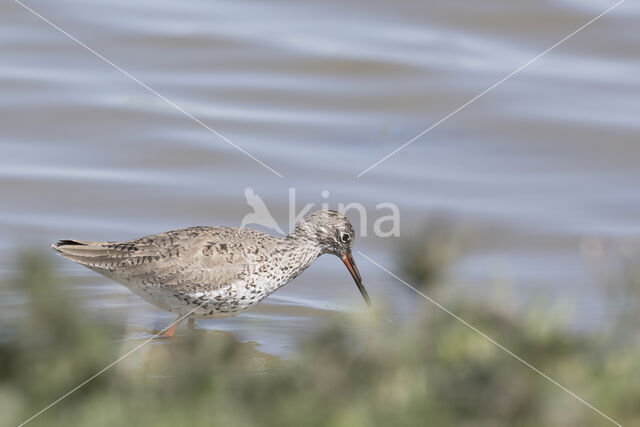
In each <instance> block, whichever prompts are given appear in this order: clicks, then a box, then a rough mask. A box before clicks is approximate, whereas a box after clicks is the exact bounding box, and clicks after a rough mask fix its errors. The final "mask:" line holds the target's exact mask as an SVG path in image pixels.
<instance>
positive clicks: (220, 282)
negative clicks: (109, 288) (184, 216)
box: [53, 227, 247, 291]
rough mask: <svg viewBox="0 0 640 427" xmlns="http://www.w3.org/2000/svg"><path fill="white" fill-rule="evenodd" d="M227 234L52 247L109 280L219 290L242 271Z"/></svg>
mask: <svg viewBox="0 0 640 427" xmlns="http://www.w3.org/2000/svg"><path fill="white" fill-rule="evenodd" d="M233 234H234V232H233V229H229V228H225V227H192V228H187V229H181V230H175V231H169V232H166V233H161V234H155V235H151V236H148V237H143V238H141V239H136V240H130V241H126V242H86V241H80V240H61V241H59V242H58V243H57V244H55V245H53V248H54V249H55V250H56V251H58V252H59V253H60V254H61V255H63V256H64V257H66V258H69V259H70V260H72V261H75V262H77V263H79V264H82V265H84V266H86V267H89V268H91V269H92V270H95V271H97V272H99V273H101V274H104V275H106V276H108V277H111V278H123V279H127V280H140V281H144V282H145V283H148V284H150V285H157V286H164V287H169V288H173V289H176V290H181V291H186V290H198V289H200V288H202V287H207V288H209V289H210V288H215V287H220V286H224V285H226V284H229V283H232V282H233V281H235V280H236V279H237V278H238V275H240V274H241V273H242V272H243V271H245V270H246V268H247V260H246V258H245V256H244V252H243V248H242V246H241V242H238V241H236V239H234V238H233Z"/></svg>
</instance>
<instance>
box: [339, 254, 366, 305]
mask: <svg viewBox="0 0 640 427" xmlns="http://www.w3.org/2000/svg"><path fill="white" fill-rule="evenodd" d="M342 262H344V265H346V266H347V269H348V270H349V273H351V277H353V280H354V281H355V282H356V285H357V286H358V290H359V291H360V293H361V294H362V298H364V300H365V301H366V302H367V304H368V305H371V299H370V298H369V294H368V293H367V290H366V289H365V288H364V285H363V284H362V277H360V272H359V271H358V267H357V266H356V262H355V261H354V260H353V255H351V252H350V251H349V252H347V253H346V254H344V256H343V257H342Z"/></svg>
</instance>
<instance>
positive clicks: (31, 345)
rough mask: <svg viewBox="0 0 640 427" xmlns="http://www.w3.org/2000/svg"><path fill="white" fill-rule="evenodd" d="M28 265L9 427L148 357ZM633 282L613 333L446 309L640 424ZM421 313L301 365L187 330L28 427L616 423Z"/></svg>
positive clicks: (0, 348)
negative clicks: (60, 399) (129, 354)
mask: <svg viewBox="0 0 640 427" xmlns="http://www.w3.org/2000/svg"><path fill="white" fill-rule="evenodd" d="M418 249H420V248H418ZM421 250H422V249H421ZM423 250H428V251H433V249H432V248H430V249H423ZM425 256H426V257H427V258H428V259H430V260H431V259H437V256H436V255H434V254H429V255H425ZM417 262H421V261H417ZM21 263H22V266H21V271H22V274H21V277H20V278H19V279H17V280H15V281H13V282H12V283H9V284H6V286H12V287H13V288H14V290H15V292H17V293H18V294H20V295H22V296H23V298H24V299H25V301H26V303H25V306H26V307H27V308H28V310H27V311H28V312H27V313H25V314H24V316H19V317H18V318H11V319H10V318H8V317H9V316H2V319H0V322H1V323H2V329H3V331H4V334H3V335H4V338H3V339H2V341H1V342H0V425H2V426H5V425H6V426H9V425H18V424H20V423H21V422H22V421H24V420H26V419H28V418H29V417H30V416H31V415H33V414H35V413H36V412H38V411H39V410H40V409H42V408H44V407H45V406H47V405H48V404H50V403H51V402H53V401H54V400H56V399H57V398H58V397H60V396H61V395H63V394H64V393H66V392H67V391H69V390H71V389H72V388H73V387H75V386H76V385H78V384H79V383H81V382H82V381H84V380H86V379H87V378H89V377H91V376H92V375H93V374H94V373H96V372H98V371H100V370H101V369H102V368H103V367H105V366H106V365H108V364H109V363H111V362H112V361H114V360H115V359H117V358H118V357H120V356H121V355H123V354H125V353H126V352H127V351H129V349H131V348H133V347H134V346H135V345H137V344H138V343H139V342H141V341H133V342H132V341H124V342H123V341H122V339H121V337H122V334H123V331H121V330H118V329H117V328H114V327H112V326H109V325H110V324H112V323H113V322H111V323H110V322H108V321H104V319H101V317H100V316H101V315H100V313H95V312H93V313H88V312H84V311H82V310H81V309H79V308H78V307H77V305H76V304H74V303H73V296H72V295H69V293H68V291H65V290H64V289H62V288H61V287H60V286H59V284H58V281H57V279H56V278H55V275H54V274H53V271H52V268H51V266H50V264H49V263H48V262H47V260H46V259H45V258H41V257H37V256H25V257H24V259H23V260H22V261H21ZM433 264H434V265H436V264H437V263H433ZM631 264H632V263H630V265H631ZM429 268H430V269H431V270H434V271H435V268H436V267H434V266H433V265H432V266H429ZM408 271H412V270H410V269H409V270H408ZM413 271H417V273H415V275H413V276H411V275H410V274H409V273H406V272H405V274H407V279H409V280H415V281H417V280H418V279H419V280H421V281H423V282H425V285H428V283H426V282H429V281H430V280H432V278H434V277H437V276H438V275H437V274H435V273H430V274H427V275H424V274H422V272H420V268H419V267H416V268H415V269H414V270H413ZM628 271H629V274H628V275H625V276H624V277H625V281H626V283H628V284H631V285H630V286H627V287H626V288H627V289H628V296H627V297H626V298H625V300H626V301H635V303H631V304H627V305H625V308H624V310H622V312H621V313H620V316H619V318H615V319H614V320H613V322H612V325H613V327H611V328H608V329H607V333H585V332H581V333H577V332H572V331H571V330H568V329H567V328H565V327H563V326H562V325H558V324H557V322H555V321H553V318H552V316H550V315H549V310H548V307H546V306H544V305H542V306H537V307H534V308H531V310H529V311H528V312H526V313H515V314H514V313H513V312H512V311H511V310H502V309H500V308H495V307H492V308H487V305H486V304H479V303H475V304H474V303H470V302H464V301H463V300H457V301H452V302H451V303H449V302H447V305H448V307H449V308H450V309H451V310H452V311H453V312H455V313H456V314H458V315H459V316H461V317H462V318H463V319H465V320H467V321H468V322H469V323H471V324H472V325H474V326H475V327H477V328H478V329H480V330H482V331H483V332H485V333H487V334H488V335H489V336H491V337H492V338H494V339H495V340H496V341H498V342H500V343H501V344H503V345H504V346H505V347H507V348H508V349H510V350H512V351H513V352H514V353H515V354H517V355H519V356H521V357H522V358H523V359H525V360H526V361H528V362H530V363H531V364H532V365H534V366H535V367H537V368H538V369H540V370H541V371H542V372H544V373H546V374H548V375H549V376H550V377H552V378H554V379H556V380H557V381H558V382H560V383H561V384H563V385H564V386H566V387H567V388H569V389H570V390H572V391H574V392H575V393H576V394H578V395H579V396H581V397H583V398H584V399H585V400H586V401H587V402H590V403H591V404H593V405H594V406H595V407H597V408H598V409H600V410H602V411H603V412H605V413H606V414H608V415H609V416H611V417H612V418H613V419H615V420H616V421H618V422H620V423H622V424H624V425H640V374H639V372H640V358H639V357H638V356H639V355H640V353H639V352H638V347H639V343H638V332H637V326H638V321H639V320H640V315H638V312H639V310H638V305H637V302H638V301H637V299H635V300H634V299H633V298H635V296H632V294H633V295H637V294H635V293H633V292H634V287H635V286H636V285H637V280H635V279H633V278H634V277H637V276H635V274H636V272H634V271H632V270H628ZM425 289H429V290H435V289H434V288H433V287H430V288H425ZM417 304H418V306H419V307H421V308H420V309H419V310H418V312H417V315H416V317H415V318H414V319H412V321H411V322H410V323H408V324H400V323H395V322H393V321H389V320H385V319H388V317H387V316H386V315H385V313H384V312H383V311H382V310H381V309H377V310H372V311H371V312H370V313H368V314H366V315H362V316H353V315H352V316H348V317H347V316H345V317H344V318H342V319H340V322H336V323H334V324H331V325H326V327H324V328H323V329H322V330H321V331H320V332H313V333H310V334H309V336H307V337H306V338H305V339H304V340H302V341H301V342H300V343H299V345H298V346H297V350H296V354H295V356H294V357H293V358H292V360H287V361H282V360H279V359H278V358H275V357H272V356H269V355H267V354H264V353H261V352H259V351H257V350H256V349H255V348H254V347H253V346H252V345H250V344H247V343H240V342H238V341H236V340H235V339H234V338H233V336H231V335H230V334H226V333H216V332H208V331H207V332H204V331H199V330H196V331H193V332H186V331H183V330H181V335H179V336H176V337H173V338H171V339H157V340H155V341H154V342H152V343H149V344H148V345H147V346H145V347H144V348H142V349H141V350H140V351H138V352H136V353H134V354H132V355H131V356H130V357H129V358H127V359H126V360H124V361H123V362H121V363H119V364H117V365H115V366H114V367H113V368H112V369H110V370H108V371H107V372H105V373H104V374H102V375H100V376H98V377H97V378H96V379H95V380H93V381H91V382H90V383H88V384H87V385H85V386H84V387H82V388H81V389H79V390H78V391H76V392H75V393H73V394H71V395H70V396H69V397H68V398H66V399H64V400H63V401H61V402H60V403H58V404H57V405H55V406H53V407H52V408H51V409H49V410H48V411H46V412H45V413H43V414H42V415H40V416H39V417H37V418H35V419H34V420H33V421H31V422H30V423H29V424H28V425H33V426H112V425H154V426H172V427H173V426H182V425H195V426H199V425H203V426H204V425H207V426H209V425H225V426H226V425H233V426H271V425H273V426H282V425H295V426H300V425H304V426H357V425H367V426H369V425H380V426H388V425H407V426H413V425H456V426H467V425H468V426H540V425H609V424H610V423H609V422H608V421H607V420H606V419H605V418H603V417H601V416H600V415H598V414H597V413H596V412H594V411H593V410H591V409H590V408H588V407H587V406H585V405H584V404H582V403H580V402H579V401H577V400H576V399H575V398H573V397H571V396H570V395H569V394H567V393H566V392H565V391H563V390H561V389H559V388H558V387H556V386H555V385H553V384H552V383H550V382H549V381H548V380H546V379H544V378H543V377H541V376H540V375H538V374H537V373H535V372H533V371H532V370H531V369H529V368H527V367H526V366H524V365H523V364H522V363H521V362H519V361H517V360H515V359H514V358H513V357H511V356H509V355H508V354H506V353H505V352H504V351H502V350H500V349H499V348H497V347H496V346H495V345H493V344H491V343H490V342H488V341H487V340H486V339H484V338H483V337H481V336H480V335H479V334H477V333H476V332H474V331H472V330H471V329H469V328H468V327H465V326H464V325H462V324H461V323H460V322H459V321H457V320H455V319H453V318H452V317H451V316H450V315H448V314H446V313H444V312H443V311H442V310H440V309H437V308H436V307H434V306H433V305H431V304H429V303H428V302H426V301H423V300H420V301H419V303H417Z"/></svg>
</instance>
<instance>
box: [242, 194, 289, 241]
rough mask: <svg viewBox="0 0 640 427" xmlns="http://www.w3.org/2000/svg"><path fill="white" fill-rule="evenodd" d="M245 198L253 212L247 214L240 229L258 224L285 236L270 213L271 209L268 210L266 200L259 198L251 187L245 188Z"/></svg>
mask: <svg viewBox="0 0 640 427" xmlns="http://www.w3.org/2000/svg"><path fill="white" fill-rule="evenodd" d="M244 197H245V199H247V204H248V205H249V206H251V208H252V209H253V212H250V213H248V214H246V215H245V216H244V218H242V221H241V223H240V227H244V226H245V225H247V224H257V225H262V226H263V227H266V228H269V229H271V230H274V231H277V232H278V233H280V234H282V235H284V234H285V233H284V231H282V229H281V228H280V226H278V223H277V222H276V220H275V219H273V216H272V215H271V212H269V208H267V205H266V204H265V203H264V200H262V198H261V197H260V196H258V195H257V194H256V193H255V192H254V191H253V189H252V188H251V187H247V188H245V190H244Z"/></svg>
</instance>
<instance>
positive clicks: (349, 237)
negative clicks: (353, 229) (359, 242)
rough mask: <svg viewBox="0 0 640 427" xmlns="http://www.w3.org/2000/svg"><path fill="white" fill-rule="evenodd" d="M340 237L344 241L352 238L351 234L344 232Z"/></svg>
mask: <svg viewBox="0 0 640 427" xmlns="http://www.w3.org/2000/svg"><path fill="white" fill-rule="evenodd" d="M340 238H341V239H342V241H343V242H344V243H347V242H348V241H349V239H351V236H349V233H342V236H340Z"/></svg>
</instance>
